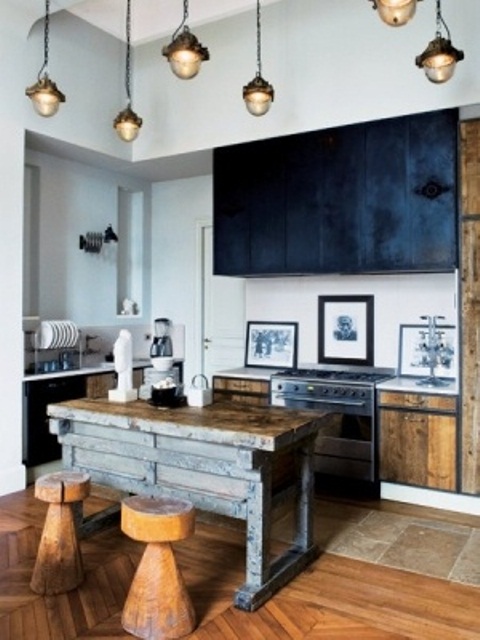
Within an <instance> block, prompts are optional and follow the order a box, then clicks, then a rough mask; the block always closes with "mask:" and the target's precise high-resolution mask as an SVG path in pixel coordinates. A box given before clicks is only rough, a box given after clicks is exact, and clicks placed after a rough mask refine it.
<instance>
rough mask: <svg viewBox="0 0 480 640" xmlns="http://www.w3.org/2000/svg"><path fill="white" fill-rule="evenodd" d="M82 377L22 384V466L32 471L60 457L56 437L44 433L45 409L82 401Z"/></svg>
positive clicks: (46, 429)
mask: <svg viewBox="0 0 480 640" xmlns="http://www.w3.org/2000/svg"><path fill="white" fill-rule="evenodd" d="M85 393H86V383H85V376H66V377H64V378H49V379H48V380H32V381H31V382H25V384H24V416H23V463H24V464H25V465H26V466H27V467H33V466H35V465H38V464H44V463H45V462H51V461H52V460H58V459H60V458H61V457H62V447H61V446H60V445H59V444H58V441H57V436H55V435H52V434H51V433H50V432H49V430H48V416H47V405H49V404H52V403H55V402H63V401H64V400H73V399H75V398H83V397H84V396H85Z"/></svg>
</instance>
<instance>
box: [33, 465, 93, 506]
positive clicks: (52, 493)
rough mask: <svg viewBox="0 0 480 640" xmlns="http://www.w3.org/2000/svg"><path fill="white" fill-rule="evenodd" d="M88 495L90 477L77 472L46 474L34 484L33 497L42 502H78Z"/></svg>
mask: <svg viewBox="0 0 480 640" xmlns="http://www.w3.org/2000/svg"><path fill="white" fill-rule="evenodd" d="M89 494H90V476H89V475H88V473H80V472H77V471H57V472H55V473H47V474H46V475H44V476H41V477H40V478H38V480H37V481H36V482H35V497H36V498H38V499H39V500H43V502H56V503H59V504H60V503H64V502H79V501H80V500H84V499H85V498H87V497H88V496H89Z"/></svg>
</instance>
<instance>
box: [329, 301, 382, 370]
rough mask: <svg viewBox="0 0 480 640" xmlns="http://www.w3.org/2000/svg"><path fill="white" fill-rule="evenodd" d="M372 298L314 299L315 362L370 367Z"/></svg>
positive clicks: (371, 352) (372, 341) (371, 360)
mask: <svg viewBox="0 0 480 640" xmlns="http://www.w3.org/2000/svg"><path fill="white" fill-rule="evenodd" d="M373 313H374V297H373V296H371V295H368V296H353V295H352V296H319V297H318V362H319V363H320V362H324V363H331V364H359V365H373V363H374V333H373V318H374V315H373Z"/></svg>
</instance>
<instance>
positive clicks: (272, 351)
mask: <svg viewBox="0 0 480 640" xmlns="http://www.w3.org/2000/svg"><path fill="white" fill-rule="evenodd" d="M297 342H298V323H297V322H254V321H249V322H247V338H246V346H245V366H246V367H265V368H270V369H272V368H274V369H275V368H276V369H295V368H296V367H297Z"/></svg>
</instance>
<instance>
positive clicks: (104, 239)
mask: <svg viewBox="0 0 480 640" xmlns="http://www.w3.org/2000/svg"><path fill="white" fill-rule="evenodd" d="M110 242H118V236H117V234H116V233H115V231H114V230H113V228H112V225H111V224H109V225H108V227H107V228H106V229H105V231H104V232H103V234H102V233H100V232H99V231H87V233H86V234H85V235H84V236H83V235H82V236H80V238H79V248H80V250H83V251H85V252H86V253H100V251H101V250H102V246H103V244H104V243H106V244H108V243H110Z"/></svg>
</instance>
